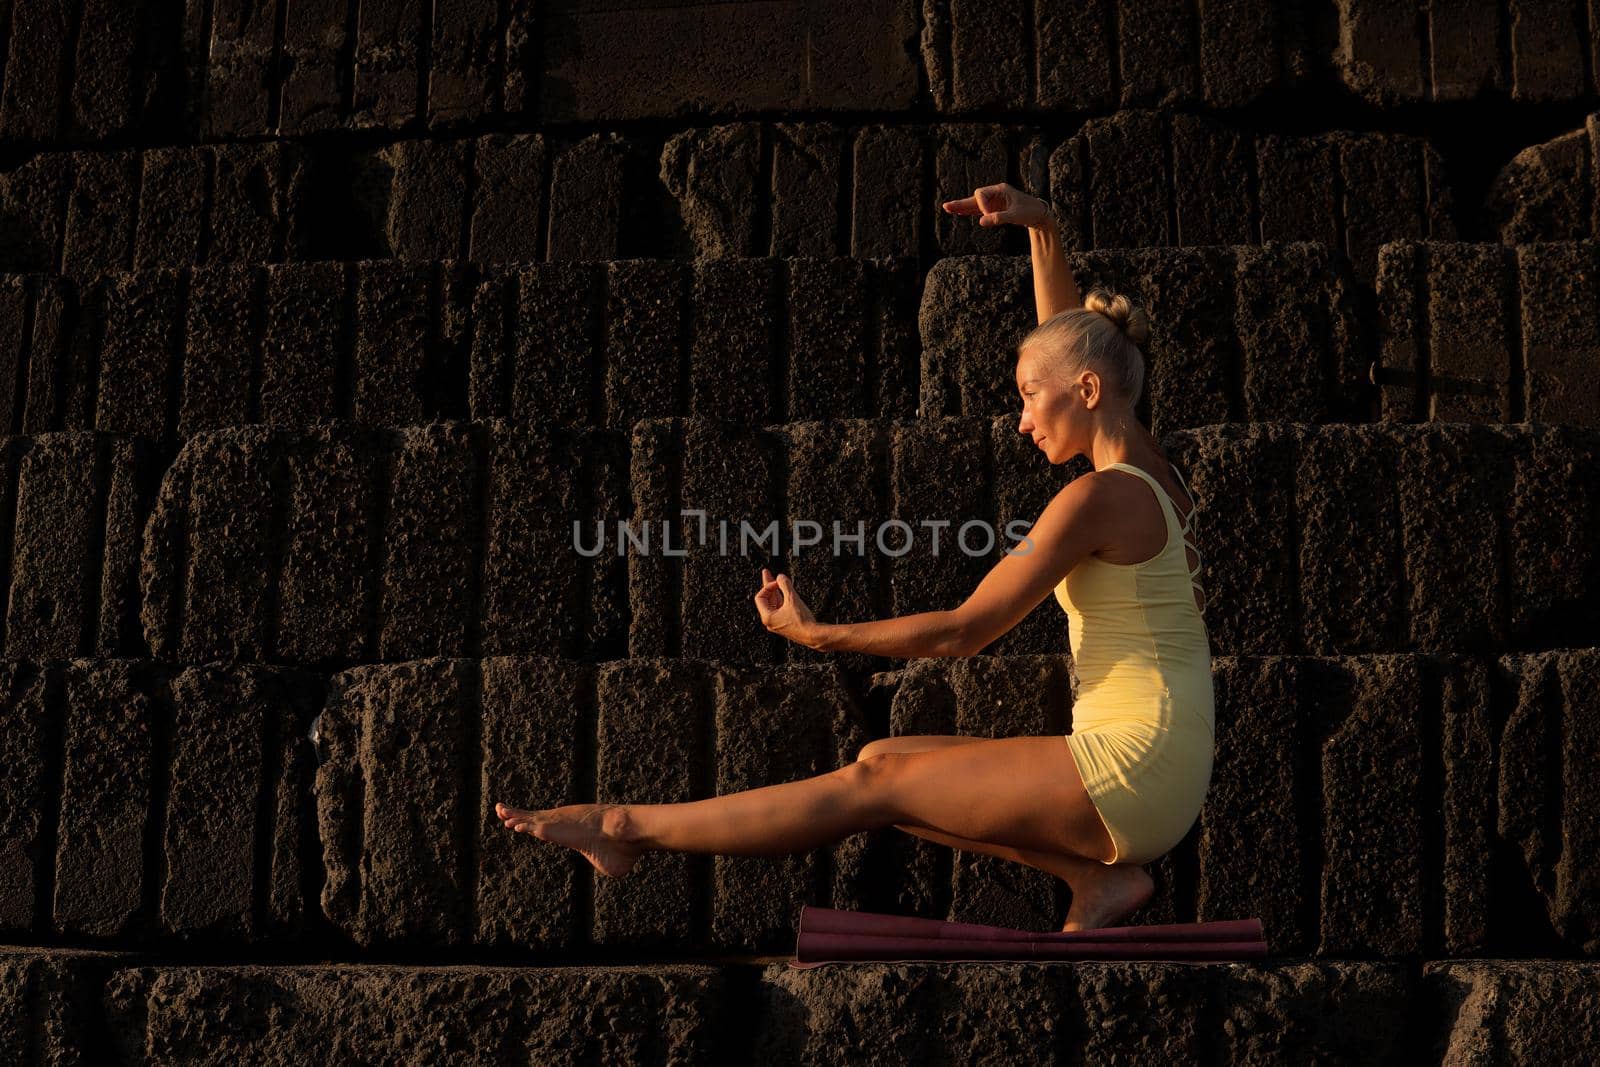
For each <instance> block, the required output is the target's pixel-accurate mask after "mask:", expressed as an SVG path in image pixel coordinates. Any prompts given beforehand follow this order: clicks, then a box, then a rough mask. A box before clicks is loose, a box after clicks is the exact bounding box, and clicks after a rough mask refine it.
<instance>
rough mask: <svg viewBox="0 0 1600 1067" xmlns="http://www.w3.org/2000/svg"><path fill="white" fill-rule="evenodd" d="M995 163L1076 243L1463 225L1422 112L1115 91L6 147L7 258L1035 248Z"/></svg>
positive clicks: (135, 264)
mask: <svg viewBox="0 0 1600 1067" xmlns="http://www.w3.org/2000/svg"><path fill="white" fill-rule="evenodd" d="M0 144H3V142H0ZM1152 161H1155V162H1156V163H1157V165H1156V166H1152V165H1151V164H1152ZM1169 161H1170V162H1169ZM1482 165H1483V162H1481V161H1479V160H1476V159H1474V160H1469V161H1467V162H1466V163H1465V164H1458V166H1466V167H1468V168H1470V169H1469V170H1468V172H1467V173H1464V174H1463V175H1462V179H1463V180H1465V181H1466V182H1467V183H1468V184H1469V185H1470V184H1472V183H1474V182H1476V181H1478V180H1479V175H1478V168H1479V167H1481V166H1482ZM1196 174H1203V175H1204V176H1205V178H1206V180H1205V181H1197V180H1194V177H1195V175H1196ZM1130 176H1137V183H1136V184H1131V178H1130ZM1008 180H1009V181H1011V182H1012V183H1013V184H1015V185H1016V186H1017V187H1018V188H1023V189H1026V190H1027V191H1028V192H1030V193H1033V194H1034V195H1036V196H1039V197H1041V198H1044V199H1046V200H1047V201H1050V202H1052V203H1053V205H1054V208H1055V212H1056V219H1057V223H1058V225H1059V227H1060V233H1061V237H1062V240H1063V242H1064V244H1065V247H1067V248H1069V249H1076V250H1087V249H1094V248H1099V249H1105V250H1109V249H1114V248H1123V247H1139V246H1175V245H1185V246H1205V245H1216V244H1252V245H1253V244H1257V243H1260V242H1292V241H1310V242H1317V243H1321V244H1324V245H1326V246H1328V247H1330V248H1334V249H1339V250H1342V251H1343V252H1344V253H1345V254H1347V255H1348V257H1349V259H1350V260H1351V261H1352V263H1353V264H1354V270H1355V275H1356V277H1357V278H1359V279H1360V280H1361V282H1362V283H1364V284H1365V285H1367V286H1370V285H1371V284H1372V280H1373V277H1374V269H1375V267H1376V254H1377V249H1378V246H1379V245H1381V244H1382V243H1383V242H1385V241H1390V240H1397V239H1402V238H1415V237H1427V238H1431V239H1434V240H1453V239H1455V237H1456V236H1457V227H1456V222H1455V220H1454V217H1453V216H1454V214H1455V211H1456V208H1455V204H1454V199H1453V194H1452V192H1451V178H1450V175H1448V174H1447V173H1446V168H1445V164H1444V161H1443V159H1442V158H1441V156H1440V154H1439V152H1438V151H1437V150H1436V149H1435V148H1434V146H1433V143H1432V142H1431V141H1430V140H1428V139H1427V138H1426V137H1419V136H1416V135H1413V134H1407V133H1393V132H1363V131H1353V130H1342V129H1334V130H1329V131H1325V132H1321V133H1314V134H1308V135H1290V134H1283V133H1264V132H1261V131H1258V130H1256V129H1253V128H1251V127H1249V126H1244V125H1239V124H1237V123H1232V122H1223V121H1218V120H1214V119H1209V118H1206V117H1203V116H1199V115H1189V114H1172V115H1169V114H1167V113H1165V112H1162V111H1155V110H1147V109H1130V110H1126V111H1119V112H1116V113H1115V114H1112V115H1107V116H1102V117H1094V118H1090V119H1088V120H1086V121H1085V122H1083V123H1082V125H1081V126H1080V127H1078V128H1077V129H1076V131H1075V132H1072V133H1063V132H1058V131H1057V130H1056V128H1054V127H1049V128H1044V127H1041V126H1039V125H1037V124H1036V123H1034V122H1032V121H1023V122H1011V123H996V122H982V123H973V122H952V123H947V124H937V123H934V124H930V123H926V122H913V123H871V124H865V123H853V122H838V123H835V122H828V121H805V122H775V123H769V122H738V123H731V124H727V125H720V126H713V127H710V128H697V127H693V126H690V127H687V128H679V129H673V130H668V131H665V132H661V133H655V132H643V131H640V130H639V129H638V128H637V127H632V126H629V127H623V128H622V129H620V130H616V129H608V130H601V131H596V132H593V133H584V132H582V131H574V132H572V133H570V134H567V133H557V132H544V131H541V130H539V129H537V128H535V129H534V130H532V131H530V132H518V133H508V132H495V133H488V134H483V135H480V136H464V137H440V138H427V139H422V138H409V137H408V138H407V139H403V140H397V141H391V142H388V143H382V144H376V145H375V144H373V143H371V138H369V137H354V138H335V139H329V138H325V137H324V138H318V139H316V140H313V141H298V140H295V141H283V142H250V143H242V144H240V143H235V144H217V145H196V146H181V145H180V146H174V147H168V148H150V149H134V148H120V147H119V148H115V149H111V150H108V151H77V152H42V153H39V154H36V155H34V156H32V157H31V158H28V159H27V160H26V161H25V162H22V163H20V164H18V165H16V166H15V167H14V168H12V169H10V170H9V171H0V218H5V219H6V220H7V223H8V228H9V229H10V230H11V231H13V234H12V239H11V240H8V241H7V242H6V243H5V244H4V245H0V269H6V270H24V271H44V272H56V271H59V272H60V273H62V274H64V275H66V276H68V277H71V278H75V279H79V280H88V279H90V278H93V277H95V276H97V275H100V274H103V273H107V272H112V271H119V270H131V269H138V270H146V269H153V268H159V267H170V268H180V267H193V266H199V265H201V264H206V265H211V266H220V265H228V264H260V263H278V262H288V261H299V260H362V259H384V258H389V257H393V258H395V259H398V260H403V261H407V262H420V261H433V260H441V259H444V260H469V261H472V262H478V263H486V264H487V263H504V262H529V261H532V262H538V261H546V260H549V261H556V260H574V259H576V260H613V259H634V258H666V259H694V260H703V259H719V258H725V257H746V256H782V257H792V256H809V257H824V258H831V257H838V256H853V257H858V258H912V259H917V260H919V261H922V262H924V263H926V262H928V261H931V260H933V259H937V258H939V257H941V256H956V255H974V254H994V253H1001V252H1010V253H1026V252H1027V251H1028V237H1027V234H1026V232H1025V231H1023V230H1022V229H1020V228H1018V227H1011V226H1005V227H986V226H979V225H978V224H977V222H976V220H974V219H971V218H960V217H957V216H953V215H951V214H949V213H948V212H946V211H944V210H943V208H942V207H941V204H942V203H943V201H945V200H947V199H953V198H956V197H960V196H967V195H970V194H971V192H972V190H973V189H975V188H977V187H978V186H980V185H989V184H991V183H994V182H998V181H1008ZM1523 184H1526V179H1524V180H1523ZM1519 232H1520V233H1521V239H1523V240H1540V239H1548V238H1546V237H1541V236H1539V234H1540V232H1541V231H1539V230H1538V229H1529V228H1528V227H1527V226H1526V225H1524V226H1523V227H1522V228H1521V230H1520V231H1519ZM1585 235H1589V234H1587V232H1586V233H1585ZM1562 236H1565V234H1563V235H1562Z"/></svg>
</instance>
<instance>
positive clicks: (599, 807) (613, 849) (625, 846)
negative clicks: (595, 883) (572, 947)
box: [494, 804, 645, 878]
mask: <svg viewBox="0 0 1600 1067" xmlns="http://www.w3.org/2000/svg"><path fill="white" fill-rule="evenodd" d="M494 811H495V814H496V815H498V816H500V821H501V822H503V823H505V824H506V827H507V828H508V829H511V830H520V831H522V832H524V833H530V834H532V835H533V836H534V837H537V838H539V839H540V840H541V841H554V842H555V843H556V844H558V845H566V846H567V847H568V848H575V849H577V850H578V851H579V852H581V853H583V856H584V858H585V859H587V860H588V861H589V862H590V863H592V864H594V869H595V870H597V871H599V872H600V873H601V874H604V875H607V876H608V877H611V878H618V877H621V876H622V875H624V874H627V873H628V872H629V871H631V870H633V865H634V864H635V863H638V862H639V857H640V856H642V855H644V852H645V850H644V849H643V848H641V847H640V846H638V845H634V844H630V843H629V842H628V841H627V840H625V837H626V833H627V822H628V814H627V812H626V810H624V808H623V806H622V805H620V804H568V805H566V806H564V807H560V808H545V809H539V810H529V809H527V808H513V807H512V806H511V805H509V804H496V805H495V806H494Z"/></svg>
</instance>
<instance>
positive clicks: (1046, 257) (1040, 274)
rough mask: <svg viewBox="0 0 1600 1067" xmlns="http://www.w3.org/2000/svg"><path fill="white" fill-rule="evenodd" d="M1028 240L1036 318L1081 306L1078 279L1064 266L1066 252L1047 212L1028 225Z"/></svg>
mask: <svg viewBox="0 0 1600 1067" xmlns="http://www.w3.org/2000/svg"><path fill="white" fill-rule="evenodd" d="M1028 244H1029V246H1030V249H1031V251H1032V254H1033V302H1034V304H1035V305H1036V306H1037V309H1038V312H1039V321H1040V322H1044V321H1045V320H1046V319H1048V318H1050V316H1052V315H1055V314H1056V313H1058V312H1062V311H1066V310H1067V309H1068V308H1075V307H1082V306H1083V298H1082V297H1081V296H1079V295H1078V283H1077V280H1076V279H1075V278H1073V276H1072V268H1071V267H1069V266H1067V257H1066V253H1064V252H1063V251H1062V250H1061V235H1060V234H1059V233H1058V232H1057V231H1056V220H1055V219H1054V218H1053V217H1051V216H1050V215H1049V214H1048V212H1047V213H1046V216H1045V220H1044V221H1043V222H1042V223H1040V224H1039V225H1037V226H1030V227H1028Z"/></svg>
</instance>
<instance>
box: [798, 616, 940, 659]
mask: <svg viewBox="0 0 1600 1067" xmlns="http://www.w3.org/2000/svg"><path fill="white" fill-rule="evenodd" d="M814 625H815V629H813V630H812V632H811V633H810V634H808V635H807V637H806V644H807V645H808V646H809V647H811V648H814V649H816V650H817V651H818V652H865V653H868V654H869V655H874V656H896V657H903V658H905V659H920V658H923V657H931V656H965V655H967V651H966V648H967V642H966V635H965V634H964V633H963V632H962V627H961V620H960V619H959V618H958V616H957V615H956V613H955V612H953V611H921V612H918V613H917V614H915V615H901V616H899V617H897V618H893V619H875V620H873V621H871V622H832V623H830V622H818V623H816V624H814Z"/></svg>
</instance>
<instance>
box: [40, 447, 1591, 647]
mask: <svg viewBox="0 0 1600 1067" xmlns="http://www.w3.org/2000/svg"><path fill="white" fill-rule="evenodd" d="M1164 440H1165V447H1166V448H1167V449H1168V451H1169V454H1170V455H1171V456H1172V458H1173V460H1174V462H1175V464H1176V466H1177V467H1178V468H1179V469H1180V470H1182V471H1183V472H1185V478H1186V480H1187V481H1188V483H1189V484H1190V486H1191V487H1192V489H1193V491H1194V493H1195V496H1196V500H1197V501H1198V503H1199V507H1200V508H1201V511H1200V513H1199V515H1198V517H1197V525H1196V533H1195V543H1196V547H1197V548H1198V549H1199V551H1200V553H1201V566H1202V567H1203V571H1202V585H1203V588H1204V591H1205V594H1206V596H1207V598H1208V599H1207V627H1208V630H1209V633H1210V636H1211V644H1212V650H1213V651H1214V652H1217V653H1220V654H1225V655H1251V654H1270V653H1283V654H1292V653H1302V652H1310V653H1316V654H1330V653H1340V652H1391V651H1392V652H1399V651H1409V650H1417V651H1430V652H1431V651H1437V652H1466V651H1477V652H1489V651H1512V650H1515V649H1529V648H1547V647H1554V646H1572V645H1586V644H1589V643H1597V644H1600V607H1597V605H1600V597H1596V596H1595V595H1594V592H1595V590H1596V589H1597V588H1600V553H1597V552H1596V550H1595V548H1594V547H1593V546H1594V545H1595V544H1597V543H1600V538H1597V537H1596V536H1595V533H1594V529H1593V527H1594V525H1595V522H1596V515H1597V510H1596V501H1597V500H1600V487H1597V486H1596V484H1595V481H1596V478H1595V474H1594V471H1595V470H1596V465H1595V457H1596V455H1597V453H1600V438H1597V437H1596V431H1593V430H1580V429H1570V428H1558V427H1547V426H1544V425H1541V424H1517V425H1511V426H1484V425H1477V424H1457V423H1425V424H1420V425H1375V426H1348V425H1324V426H1312V425H1304V424H1291V423H1260V424H1250V425H1238V424H1225V425H1218V426H1208V427H1200V428H1197V429H1193V430H1184V431H1178V432H1174V433H1172V434H1169V435H1167V437H1166V438H1165V439H1164ZM624 464H626V466H624ZM1066 466H1067V468H1068V469H1067V470H1066V471H1065V472H1063V471H1062V470H1061V469H1060V468H1059V467H1057V466H1054V465H1052V464H1050V463H1049V462H1048V461H1047V460H1046V459H1045V457H1044V456H1043V454H1042V453H1041V452H1040V451H1039V450H1038V449H1037V448H1035V447H1033V445H1032V444H1031V442H1030V441H1028V440H1027V439H1025V438H1024V437H1022V436H1021V435H1019V434H1018V433H1017V431H1016V426H1015V423H1014V422H1013V421H1012V420H1011V419H1009V418H1004V419H998V418H997V419H990V418H986V417H976V416H973V417H950V418H945V419H916V420H892V421H890V420H877V421H869V420H862V421H856V420H841V421H829V422H811V423H790V424H787V425H784V426H773V427H758V428H751V427H741V426H735V425H729V424H726V423H723V422H720V421H717V420H708V419H688V420H680V419H663V420H647V421H643V422H641V423H640V424H639V425H638V426H637V427H636V428H635V432H634V433H633V435H632V437H631V440H630V441H629V442H627V444H626V447H624V446H623V443H622V442H621V441H620V438H618V437H617V436H614V435H612V434H611V432H610V431H589V430H584V431H577V432H570V431H567V430H564V429H559V428H557V429H555V430H551V429H550V428H548V427H542V426H538V425H533V424H526V423H504V422H496V421H490V422H473V423H455V422H452V423H434V424H430V425H428V426H421V427H411V428H407V429H402V430H383V431H374V432H372V433H368V432H366V431H365V430H360V429H356V430H347V429H344V428H336V429H319V430H316V431H308V432H293V431H276V430H268V429H265V428H248V429H242V430H226V431H217V432H215V433H208V434H198V435H196V436H194V437H191V438H190V439H189V440H188V443H187V444H186V445H185V447H184V448H183V450H182V451H181V452H180V453H179V455H178V457H177V458H176V460H174V461H173V462H172V463H171V465H170V466H168V467H167V468H166V470H165V473H164V474H163V475H162V479H161V486H160V489H159V491H158V493H157V495H156V497H155V501H154V504H153V507H152V510H151V511H150V512H149V515H150V518H149V520H148V522H147V524H146V525H145V526H144V528H143V532H144V539H143V555H142V557H141V558H142V562H141V570H140V572H139V573H140V593H141V600H140V603H141V615H140V622H141V624H142V633H143V639H144V647H147V648H148V649H149V650H150V652H151V653H152V654H154V655H156V656H158V657H161V658H164V659H175V660H180V661H183V662H198V661H204V660H208V659H218V658H220V659H230V660H231V659H246V660H275V661H280V662H314V661H320V660H324V659H334V660H343V661H346V662H368V661H371V660H373V659H383V660H390V659H403V658H411V657H415V656H428V655H464V654H476V653H478V652H485V653H491V654H498V653H531V654H541V655H542V654H559V655H565V656H571V657H574V658H584V659H596V658H616V657H618V656H621V655H624V654H626V655H633V656H677V655H684V656H695V657H705V658H715V659H725V660H741V661H749V662H758V663H771V662H783V661H785V660H800V661H806V660H810V659H812V658H813V656H812V654H811V653H810V652H809V650H806V649H804V648H802V647H801V646H799V645H795V644H793V643H791V642H786V641H783V640H782V639H780V638H778V637H775V636H774V635H772V634H769V633H767V632H766V631H765V630H764V629H762V628H761V627H760V626H759V625H758V624H757V623H758V619H757V616H756V615H755V609H754V606H753V604H752V603H751V601H750V598H751V597H752V596H753V595H754V592H755V590H756V589H757V588H758V587H759V575H760V570H761V568H762V567H763V566H776V567H779V568H782V569H786V570H787V571H789V572H790V573H791V574H792V576H793V578H794V579H795V581H796V583H797V588H798V589H799V590H800V592H801V595H802V596H803V597H805V598H806V599H807V602H808V603H809V604H812V605H815V606H817V607H818V608H820V610H821V611H822V616H821V617H822V618H824V619H825V620H827V621H834V622H845V621H860V620H865V619H872V618H882V617H885V616H888V615H906V614H911V613H915V612H921V611H934V610H948V609H952V608H955V607H956V606H958V605H959V604H960V603H962V602H963V601H964V600H965V599H966V598H967V597H968V596H970V595H971V592H972V590H973V589H974V588H975V587H976V586H977V584H978V583H979V582H980V581H981V580H982V578H983V576H984V574H985V573H987V571H988V570H989V569H990V568H991V567H992V566H993V565H994V564H995V563H997V562H998V561H999V560H1000V558H1001V554H1002V553H1003V552H1005V551H1008V550H1010V549H1012V548H1013V547H1014V546H1016V545H1017V544H1019V543H1020V541H1021V538H1022V537H1023V536H1024V534H1025V533H1026V531H1027V529H1028V527H1029V525H1030V524H1031V523H1032V522H1033V521H1034V520H1035V519H1036V518H1037V517H1038V515H1039V514H1040V512H1041V511H1042V510H1043V508H1044V507H1045V505H1046V504H1048V502H1049V501H1050V499H1051V498H1052V497H1053V496H1054V495H1055V493H1056V492H1058V491H1059V489H1060V487H1061V485H1062V484H1063V482H1064V481H1065V480H1068V479H1069V478H1070V477H1075V476H1077V475H1079V474H1082V473H1085V472H1087V471H1088V469H1089V467H1088V463H1087V461H1086V460H1084V459H1083V458H1081V457H1079V458H1077V459H1075V460H1073V461H1072V462H1071V463H1069V464H1067V465H1066ZM1064 475H1065V476H1064ZM369 486H370V487H374V488H371V489H369ZM275 502H276V504H275ZM701 513H703V514H701ZM334 516H337V518H334ZM624 521H625V523H626V524H625V525H619V523H623V522H624ZM940 523H944V524H945V525H943V526H940V525H939V524H940ZM973 523H977V525H976V526H974V525H972V524H973ZM575 524H576V525H575ZM806 524H810V525H806ZM963 527H965V532H962V530H963ZM50 529H51V531H52V534H53V532H54V529H55V528H54V527H53V526H52V527H50ZM936 535H940V536H939V540H937V541H936V540H935V536H936ZM856 537H859V541H852V540H849V539H850V538H856ZM63 581H71V582H76V579H63ZM41 595H43V590H41ZM52 595H54V596H57V597H58V598H63V599H61V602H62V603H82V602H85V600H84V599H83V598H86V597H87V594H74V598H75V599H64V598H65V593H63V594H52ZM87 602H91V603H92V599H91V600H88V601H87ZM57 640H59V641H62V642H65V641H66V640H68V638H59V639H57ZM135 644H137V643H135ZM52 647H64V646H63V645H61V644H57V645H54V646H52ZM1066 648H1067V630H1066V626H1065V620H1064V618H1063V617H1062V615H1061V613H1060V609H1059V606H1058V605H1056V604H1055V603H1054V602H1053V601H1052V600H1051V599H1049V598H1047V599H1045V600H1044V601H1041V603H1040V604H1039V605H1038V606H1036V607H1035V608H1034V609H1033V611H1032V612H1030V613H1029V615H1028V616H1026V617H1025V618H1024V619H1023V621H1022V622H1021V623H1020V624H1019V625H1018V626H1017V627H1016V628H1014V629H1013V630H1011V631H1009V632H1008V633H1006V634H1005V635H1003V636H1001V637H1000V638H999V639H998V640H996V641H994V642H992V644H991V646H990V650H991V651H994V652H1000V653H1040V652H1052V651H1065V650H1066ZM26 654H33V653H26ZM851 655H852V656H853V655H854V654H851ZM853 665H856V666H869V665H871V664H869V663H868V662H867V661H865V660H863V659H859V658H858V659H856V660H855V662H854V663H853Z"/></svg>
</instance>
